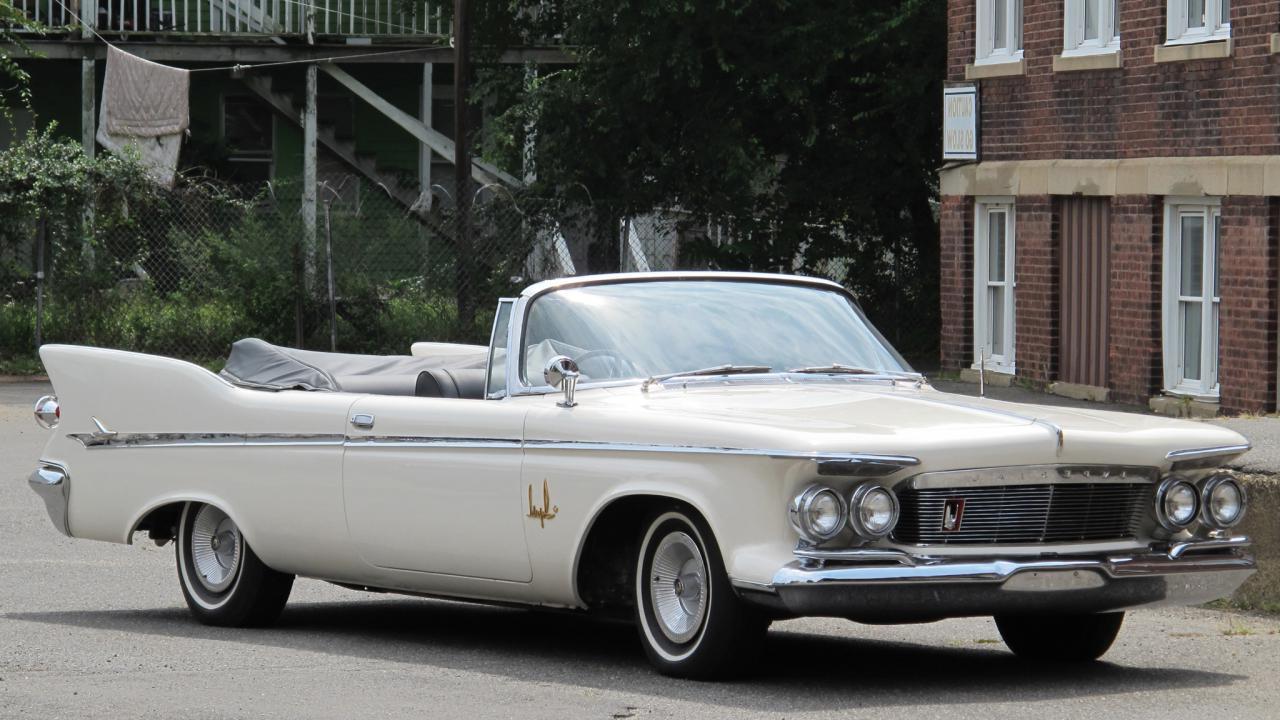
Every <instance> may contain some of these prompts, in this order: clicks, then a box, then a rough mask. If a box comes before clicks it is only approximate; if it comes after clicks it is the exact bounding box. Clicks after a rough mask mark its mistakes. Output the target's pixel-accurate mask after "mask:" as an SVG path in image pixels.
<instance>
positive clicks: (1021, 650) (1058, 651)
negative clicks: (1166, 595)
mask: <svg viewBox="0 0 1280 720" xmlns="http://www.w3.org/2000/svg"><path fill="white" fill-rule="evenodd" d="M1123 622H1124V613H1122V612H1115V613H1102V614H1095V615H997V616H996V627H997V628H999V629H1000V637H1001V638H1003V639H1004V644H1005V645H1008V646H1009V649H1010V650H1012V651H1013V653H1014V654H1015V655H1017V656H1018V657H1021V658H1027V659H1028V660H1048V661H1057V662H1087V661H1090V660H1097V659H1098V658H1100V657H1102V656H1103V655H1104V654H1105V653H1106V652H1107V650H1108V649H1110V648H1111V643H1113V642H1115V639H1116V635H1118V634H1119V633H1120V625H1121V624H1122V623H1123Z"/></svg>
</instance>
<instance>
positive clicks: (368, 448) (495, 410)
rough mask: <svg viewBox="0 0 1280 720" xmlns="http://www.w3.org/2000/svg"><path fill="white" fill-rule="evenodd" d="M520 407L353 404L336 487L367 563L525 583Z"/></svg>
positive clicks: (376, 399)
mask: <svg viewBox="0 0 1280 720" xmlns="http://www.w3.org/2000/svg"><path fill="white" fill-rule="evenodd" d="M524 415H525V409H524V408H522V407H519V406H518V405H517V404H513V403H507V402H501V401H495V400H472V399H441V398H422V397H393V396H377V395H371V396H367V397H363V398H361V399H360V400H358V401H356V403H355V404H354V405H353V406H352V408H351V416H350V418H349V424H348V429H347V443H346V450H345V452H344V454H343V468H342V482H343V496H344V499H345V502H346V513H347V527H348V530H349V532H350V534H351V539H352V541H353V543H354V545H355V547H356V549H357V551H358V552H359V553H360V555H361V556H362V557H363V558H364V560H365V561H366V562H368V563H369V564H371V565H374V566H377V567H380V568H388V569H395V570H412V571H418V572H428V573H441V574H447V575H455V576H465V577H476V578H489V579H495V580H508V581H516V582H528V581H529V580H530V579H531V577H532V575H531V571H530V566H529V553H528V549H527V547H526V545H525V538H524V528H523V525H522V521H521V516H522V513H523V502H522V500H521V498H522V496H521V494H520V465H521V457H522V454H523V451H522V449H521V436H522V433H523V428H524Z"/></svg>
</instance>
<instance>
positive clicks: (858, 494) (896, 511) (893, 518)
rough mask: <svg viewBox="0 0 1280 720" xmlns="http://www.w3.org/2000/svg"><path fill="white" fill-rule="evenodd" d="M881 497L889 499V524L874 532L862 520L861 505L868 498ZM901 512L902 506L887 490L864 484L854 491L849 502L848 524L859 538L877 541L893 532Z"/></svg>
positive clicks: (883, 487) (894, 495) (872, 483)
mask: <svg viewBox="0 0 1280 720" xmlns="http://www.w3.org/2000/svg"><path fill="white" fill-rule="evenodd" d="M873 494H874V496H880V495H883V496H884V497H887V498H888V499H889V503H890V508H891V510H890V517H889V524H888V525H886V526H885V527H884V529H883V530H874V529H872V528H869V527H867V525H866V523H865V522H864V521H863V519H862V512H861V511H862V505H863V503H864V502H866V501H867V499H868V498H869V497H873ZM901 512H902V506H901V505H900V504H899V503H898V495H897V493H895V492H893V491H892V490H890V489H889V488H887V487H885V486H883V485H881V484H879V483H875V482H865V483H863V484H861V485H859V486H858V487H857V488H855V489H854V491H853V495H852V496H851V497H850V500H849V523H850V525H851V526H852V527H853V531H854V532H855V533H857V534H858V536H859V537H862V538H865V539H867V540H878V539H880V538H882V537H885V536H887V535H888V534H889V533H891V532H893V529H894V528H895V527H897V526H898V517H899V515H900V514H901Z"/></svg>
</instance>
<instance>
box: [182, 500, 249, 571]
mask: <svg viewBox="0 0 1280 720" xmlns="http://www.w3.org/2000/svg"><path fill="white" fill-rule="evenodd" d="M243 550H244V542H243V540H242V539H241V537H240V528H238V527H236V524H235V523H234V522H232V521H231V518H229V517H227V514H226V513H224V512H222V511H221V510H219V509H218V508H216V507H213V506H212V505H205V506H203V507H201V508H200V511H199V512H197V513H196V517H195V519H194V520H193V521H192V523H191V560H192V562H193V563H194V564H195V570H196V579H197V580H199V581H200V584H201V585H203V586H204V588H205V589H206V590H208V591H209V592H222V591H223V590H226V589H227V588H228V587H229V586H230V585H231V583H232V581H233V580H235V577H236V572H237V571H238V570H239V569H240V559H241V555H242V553H243Z"/></svg>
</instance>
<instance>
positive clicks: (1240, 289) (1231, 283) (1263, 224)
mask: <svg viewBox="0 0 1280 720" xmlns="http://www.w3.org/2000/svg"><path fill="white" fill-rule="evenodd" d="M1277 207H1278V203H1277V200H1276V199H1275V198H1260V197H1227V198H1224V199H1223V202H1222V237H1221V240H1220V245H1219V250H1218V252H1219V257H1220V260H1219V263H1220V267H1219V270H1218V272H1219V275H1220V277H1221V281H1220V282H1221V288H1222V296H1221V297H1222V300H1221V302H1220V303H1219V306H1218V313H1219V315H1218V381H1219V383H1220V384H1221V386H1222V396H1221V404H1222V409H1223V410H1224V411H1226V412H1232V413H1237V412H1261V411H1264V410H1266V409H1267V407H1268V406H1269V405H1270V404H1271V403H1272V399H1273V398H1274V397H1275V377H1276V368H1275V364H1274V358H1275V356H1276V321H1275V317H1276V281H1275V278H1276V272H1277V258H1276V255H1277V253H1276V241H1275V232H1276V231H1275V228H1276V227H1277V225H1276V218H1277V214H1278V213H1277Z"/></svg>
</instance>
